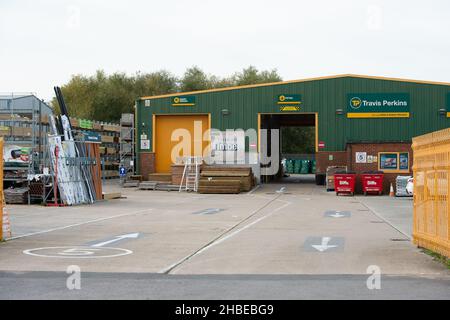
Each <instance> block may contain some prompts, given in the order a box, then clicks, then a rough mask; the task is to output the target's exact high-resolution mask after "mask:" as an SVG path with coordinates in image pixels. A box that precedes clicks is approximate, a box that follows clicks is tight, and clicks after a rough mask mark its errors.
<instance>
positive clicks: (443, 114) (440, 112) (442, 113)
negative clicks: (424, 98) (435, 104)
mask: <svg viewBox="0 0 450 320" xmlns="http://www.w3.org/2000/svg"><path fill="white" fill-rule="evenodd" d="M439 114H440V115H441V116H445V115H446V114H447V109H445V108H440V109H439Z"/></svg>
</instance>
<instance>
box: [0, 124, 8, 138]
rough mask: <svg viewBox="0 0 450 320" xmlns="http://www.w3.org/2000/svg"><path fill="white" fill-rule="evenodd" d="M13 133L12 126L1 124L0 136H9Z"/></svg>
mask: <svg viewBox="0 0 450 320" xmlns="http://www.w3.org/2000/svg"><path fill="white" fill-rule="evenodd" d="M9 135H11V128H10V127H6V126H0V136H2V137H4V136H9Z"/></svg>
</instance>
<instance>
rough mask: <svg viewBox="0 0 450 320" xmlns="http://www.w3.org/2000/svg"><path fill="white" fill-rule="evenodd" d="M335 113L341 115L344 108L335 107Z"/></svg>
mask: <svg viewBox="0 0 450 320" xmlns="http://www.w3.org/2000/svg"><path fill="white" fill-rule="evenodd" d="M336 114H337V115H339V116H340V115H343V114H344V110H342V109H336Z"/></svg>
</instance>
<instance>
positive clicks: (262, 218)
mask: <svg viewBox="0 0 450 320" xmlns="http://www.w3.org/2000/svg"><path fill="white" fill-rule="evenodd" d="M276 200H278V199H276ZM279 201H280V202H285V204H284V205H282V206H281V207H278V208H276V209H274V210H272V211H271V212H269V213H268V214H266V215H265V216H262V217H261V218H259V219H256V220H255V221H253V222H251V223H249V224H247V225H245V226H244V227H242V228H240V229H237V230H235V231H234V232H232V233H230V234H228V235H225V236H224V237H222V238H219V239H217V240H216V241H214V242H212V243H210V244H209V245H207V246H206V247H204V248H202V249H200V250H199V251H197V252H196V253H195V254H193V255H188V256H186V257H184V258H182V259H180V260H178V261H177V262H175V263H173V264H171V265H170V266H168V267H166V268H164V269H162V270H160V271H159V272H158V273H166V272H168V271H169V270H171V269H173V268H174V267H176V266H178V265H179V264H181V263H183V262H184V261H187V260H188V259H191V258H193V257H195V256H197V255H199V254H200V253H202V252H205V251H206V250H208V249H210V248H212V247H214V246H216V245H218V244H220V243H222V242H224V241H226V240H228V239H230V238H232V237H234V236H235V235H237V234H238V233H240V232H241V231H243V230H246V229H248V228H250V227H251V226H253V225H255V224H257V223H258V222H261V221H262V220H264V219H266V218H268V217H270V216H272V215H273V214H275V213H276V212H278V211H280V210H281V209H284V208H285V207H287V206H289V205H291V204H292V202H289V201H283V200H279ZM259 210H260V209H258V210H257V211H259ZM257 211H255V212H254V213H256V212H257ZM254 213H252V214H251V215H253V214H254ZM251 215H250V216H251Z"/></svg>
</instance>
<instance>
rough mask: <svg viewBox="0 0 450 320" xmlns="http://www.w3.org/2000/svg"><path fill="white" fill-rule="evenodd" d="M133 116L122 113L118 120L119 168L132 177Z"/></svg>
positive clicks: (133, 168)
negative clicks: (122, 168)
mask: <svg viewBox="0 0 450 320" xmlns="http://www.w3.org/2000/svg"><path fill="white" fill-rule="evenodd" d="M134 142H135V128H134V114H132V113H123V114H122V117H121V118H120V153H119V154H120V166H121V167H124V168H125V172H126V173H127V175H128V174H131V175H133V174H134V172H135V167H134V163H135V161H134Z"/></svg>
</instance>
